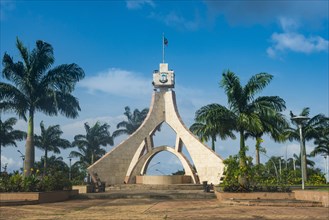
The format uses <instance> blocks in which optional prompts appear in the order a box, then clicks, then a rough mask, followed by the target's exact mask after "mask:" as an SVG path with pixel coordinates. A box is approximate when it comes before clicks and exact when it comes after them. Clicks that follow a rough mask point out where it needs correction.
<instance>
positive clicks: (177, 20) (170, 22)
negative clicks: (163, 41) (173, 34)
mask: <svg viewBox="0 0 329 220" xmlns="http://www.w3.org/2000/svg"><path fill="white" fill-rule="evenodd" d="M149 17H150V18H153V19H156V20H158V21H160V22H163V23H164V24H165V25H167V26H169V27H175V28H177V29H179V30H189V31H195V30H197V29H198V28H199V27H200V25H201V21H200V16H199V13H197V12H195V13H194V18H193V19H192V20H191V19H187V18H185V17H184V16H182V15H180V14H177V13H176V12H174V11H171V12H169V13H167V14H161V13H151V15H150V16H149Z"/></svg>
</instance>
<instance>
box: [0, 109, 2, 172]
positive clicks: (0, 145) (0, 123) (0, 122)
mask: <svg viewBox="0 0 329 220" xmlns="http://www.w3.org/2000/svg"><path fill="white" fill-rule="evenodd" d="M1 126H2V121H1V115H0V174H1V169H2V168H1V147H2V144H1V134H2V133H1V131H2V128H1Z"/></svg>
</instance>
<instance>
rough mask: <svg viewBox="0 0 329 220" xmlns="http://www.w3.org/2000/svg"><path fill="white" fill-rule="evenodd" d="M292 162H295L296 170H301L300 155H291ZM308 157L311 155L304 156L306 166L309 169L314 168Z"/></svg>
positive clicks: (313, 163)
mask: <svg viewBox="0 0 329 220" xmlns="http://www.w3.org/2000/svg"><path fill="white" fill-rule="evenodd" d="M293 157H294V160H295V164H296V168H301V158H300V154H299V155H297V154H293ZM309 157H311V155H309V154H308V155H306V166H310V167H314V165H315V162H314V161H312V160H310V159H308V158H309Z"/></svg>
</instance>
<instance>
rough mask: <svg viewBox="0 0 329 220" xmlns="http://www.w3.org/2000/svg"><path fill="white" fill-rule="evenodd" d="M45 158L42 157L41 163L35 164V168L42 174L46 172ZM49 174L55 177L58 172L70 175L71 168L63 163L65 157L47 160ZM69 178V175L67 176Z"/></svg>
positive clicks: (54, 157) (53, 156) (51, 157)
mask: <svg viewBox="0 0 329 220" xmlns="http://www.w3.org/2000/svg"><path fill="white" fill-rule="evenodd" d="M44 164H45V158H44V157H42V158H41V160H40V161H37V162H35V168H36V169H38V170H39V171H41V172H43V173H44V172H45V171H44V169H45V166H44ZM47 164H48V168H47V174H48V175H53V174H54V173H56V172H62V173H67V174H68V173H69V166H68V165H67V164H66V163H65V162H64V161H63V157H56V156H55V155H52V156H50V157H49V158H48V159H47ZM67 176H68V175H67Z"/></svg>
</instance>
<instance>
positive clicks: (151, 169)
mask: <svg viewBox="0 0 329 220" xmlns="http://www.w3.org/2000/svg"><path fill="white" fill-rule="evenodd" d="M178 171H183V172H184V173H185V171H184V167H183V165H182V163H181V162H180V160H179V159H178V157H177V156H176V155H174V154H172V153H170V152H168V151H161V152H159V153H157V154H155V155H154V156H153V157H152V159H150V160H149V162H148V166H147V168H146V172H145V175H149V176H164V175H174V174H177V172H178Z"/></svg>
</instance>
